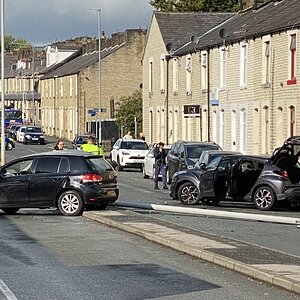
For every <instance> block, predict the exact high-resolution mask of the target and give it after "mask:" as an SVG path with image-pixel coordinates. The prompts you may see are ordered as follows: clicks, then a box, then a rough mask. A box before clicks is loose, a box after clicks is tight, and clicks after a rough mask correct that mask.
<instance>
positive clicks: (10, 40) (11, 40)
mask: <svg viewBox="0 0 300 300" xmlns="http://www.w3.org/2000/svg"><path fill="white" fill-rule="evenodd" d="M26 46H30V44H29V42H28V41H27V40H26V39H23V38H15V37H13V36H11V35H5V36H4V48H5V52H8V53H10V52H14V51H18V50H20V49H21V48H23V47H26Z"/></svg>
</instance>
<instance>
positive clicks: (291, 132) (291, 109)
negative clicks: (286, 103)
mask: <svg viewBox="0 0 300 300" xmlns="http://www.w3.org/2000/svg"><path fill="white" fill-rule="evenodd" d="M289 113H290V115H289V121H290V122H289V123H290V124H289V135H290V136H294V135H295V106H293V105H291V106H290V107H289Z"/></svg>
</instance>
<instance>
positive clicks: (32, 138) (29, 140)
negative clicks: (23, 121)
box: [23, 126, 46, 145]
mask: <svg viewBox="0 0 300 300" xmlns="http://www.w3.org/2000/svg"><path fill="white" fill-rule="evenodd" d="M23 143H24V144H40V145H44V144H46V140H45V136H44V132H43V130H42V128H41V127H38V126H27V127H26V128H25V132H24V140H23Z"/></svg>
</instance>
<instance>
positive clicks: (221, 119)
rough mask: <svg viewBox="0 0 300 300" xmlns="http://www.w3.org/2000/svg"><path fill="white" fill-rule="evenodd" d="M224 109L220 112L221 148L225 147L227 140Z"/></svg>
mask: <svg viewBox="0 0 300 300" xmlns="http://www.w3.org/2000/svg"><path fill="white" fill-rule="evenodd" d="M224 114H225V112H224V109H221V110H220V143H219V144H220V147H221V148H223V147H224V139H225V122H224Z"/></svg>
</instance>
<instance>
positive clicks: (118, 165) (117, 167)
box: [116, 158, 123, 171]
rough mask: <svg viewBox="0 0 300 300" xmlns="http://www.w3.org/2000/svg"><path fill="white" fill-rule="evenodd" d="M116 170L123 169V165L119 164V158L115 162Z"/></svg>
mask: <svg viewBox="0 0 300 300" xmlns="http://www.w3.org/2000/svg"><path fill="white" fill-rule="evenodd" d="M116 171H123V167H122V166H121V165H120V160H119V158H118V159H117V163H116Z"/></svg>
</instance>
